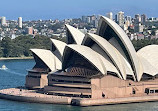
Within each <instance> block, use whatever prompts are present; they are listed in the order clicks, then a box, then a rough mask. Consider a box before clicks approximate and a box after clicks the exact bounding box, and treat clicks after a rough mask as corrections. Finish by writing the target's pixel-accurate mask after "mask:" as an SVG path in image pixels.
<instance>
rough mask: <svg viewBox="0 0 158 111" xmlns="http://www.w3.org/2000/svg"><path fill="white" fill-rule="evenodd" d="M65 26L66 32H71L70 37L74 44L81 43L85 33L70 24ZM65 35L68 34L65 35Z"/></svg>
mask: <svg viewBox="0 0 158 111" xmlns="http://www.w3.org/2000/svg"><path fill="white" fill-rule="evenodd" d="M65 26H66V28H67V33H70V34H71V37H70V39H73V40H74V41H75V43H76V44H79V45H81V43H82V41H83V39H84V36H85V35H84V34H83V33H82V32H81V31H80V30H78V29H76V28H74V27H72V26H70V25H67V24H66V25H65ZM67 36H69V35H67ZM67 38H69V37H67ZM68 44H69V39H68Z"/></svg>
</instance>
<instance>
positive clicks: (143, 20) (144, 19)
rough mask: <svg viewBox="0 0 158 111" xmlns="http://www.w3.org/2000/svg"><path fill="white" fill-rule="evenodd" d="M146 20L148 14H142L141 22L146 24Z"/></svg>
mask: <svg viewBox="0 0 158 111" xmlns="http://www.w3.org/2000/svg"><path fill="white" fill-rule="evenodd" d="M146 20H147V17H146V15H145V14H143V15H141V23H142V24H143V25H144V24H145V22H146Z"/></svg>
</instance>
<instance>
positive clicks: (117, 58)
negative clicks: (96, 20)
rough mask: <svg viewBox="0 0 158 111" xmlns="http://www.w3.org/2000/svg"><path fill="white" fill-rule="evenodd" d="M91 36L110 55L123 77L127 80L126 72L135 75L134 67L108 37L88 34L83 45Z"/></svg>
mask: <svg viewBox="0 0 158 111" xmlns="http://www.w3.org/2000/svg"><path fill="white" fill-rule="evenodd" d="M88 37H90V38H91V39H92V40H93V41H95V42H96V43H97V44H98V45H99V46H100V47H101V48H102V49H103V50H104V51H105V52H106V54H107V55H108V56H109V57H110V59H111V60H112V62H113V63H114V65H115V66H116V67H117V70H119V71H120V74H121V75H122V77H123V79H124V80H126V74H129V75H134V74H133V72H132V68H131V66H130V65H129V63H128V61H127V60H126V59H124V57H123V56H122V55H121V54H120V53H119V51H118V50H117V49H116V48H115V47H114V46H112V45H111V44H110V43H109V42H108V41H107V40H106V39H104V38H102V37H100V36H98V35H95V34H90V33H89V34H87V35H86V37H85V39H84V41H83V45H86V44H85V42H86V39H87V38H88Z"/></svg>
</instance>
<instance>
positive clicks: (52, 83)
mask: <svg viewBox="0 0 158 111" xmlns="http://www.w3.org/2000/svg"><path fill="white" fill-rule="evenodd" d="M65 27H66V31H67V42H66V43H64V42H62V41H59V40H55V39H51V41H52V49H51V50H45V49H31V51H32V53H33V56H34V60H35V62H36V64H35V66H34V67H33V68H32V69H31V70H29V71H28V75H27V76H26V84H25V86H26V87H27V88H29V89H40V90H42V91H43V93H44V94H48V95H55V96H64V97H71V98H73V97H75V98H76V97H77V98H87V99H88V98H95V99H100V98H119V97H133V96H134V97H135V96H144V95H155V94H156V93H157V94H158V75H157V74H158V45H149V46H146V47H143V48H142V49H140V50H138V51H137V52H136V50H135V49H134V47H133V45H132V43H131V41H130V39H129V38H128V36H127V35H126V33H125V32H124V31H123V29H122V28H121V27H120V26H119V25H118V24H116V23H115V22H114V21H112V20H110V19H108V18H106V17H104V16H101V18H100V20H99V25H98V29H97V32H96V34H91V33H87V34H83V33H82V32H81V31H79V30H78V29H76V28H74V27H72V26H70V25H65Z"/></svg>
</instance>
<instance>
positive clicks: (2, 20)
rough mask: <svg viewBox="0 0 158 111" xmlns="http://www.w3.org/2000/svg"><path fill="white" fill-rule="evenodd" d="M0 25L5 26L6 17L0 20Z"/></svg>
mask: <svg viewBox="0 0 158 111" xmlns="http://www.w3.org/2000/svg"><path fill="white" fill-rule="evenodd" d="M1 25H3V26H4V25H6V17H2V18H1Z"/></svg>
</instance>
